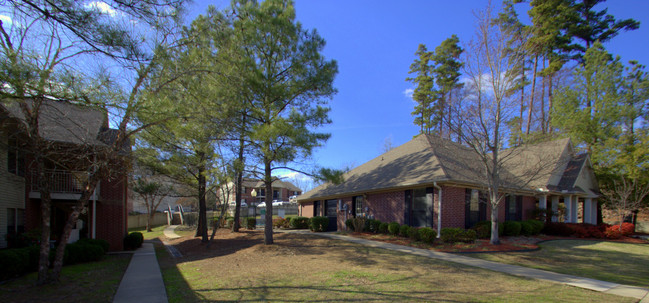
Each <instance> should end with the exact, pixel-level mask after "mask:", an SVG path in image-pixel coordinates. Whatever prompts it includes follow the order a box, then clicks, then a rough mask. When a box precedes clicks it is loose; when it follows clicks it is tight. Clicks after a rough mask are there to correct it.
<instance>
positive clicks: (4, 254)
mask: <svg viewBox="0 0 649 303" xmlns="http://www.w3.org/2000/svg"><path fill="white" fill-rule="evenodd" d="M108 248H109V244H108V242H107V241H105V240H101V239H81V240H79V241H77V242H75V243H71V244H68V245H66V246H65V253H64V254H63V264H64V265H71V264H77V263H84V262H92V261H99V260H101V258H102V257H103V256H104V255H105V254H106V252H107V251H108ZM39 250H40V247H39V246H36V245H32V246H29V247H23V248H11V249H3V250H0V268H1V269H2V270H0V281H4V280H7V279H11V278H14V277H17V276H20V275H23V274H25V273H28V272H32V271H36V270H37V269H38V259H39V256H40V251H39ZM55 254H56V251H55V250H50V256H49V258H50V264H51V263H52V262H53V261H54V256H55Z"/></svg>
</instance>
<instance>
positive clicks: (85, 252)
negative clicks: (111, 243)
mask: <svg viewBox="0 0 649 303" xmlns="http://www.w3.org/2000/svg"><path fill="white" fill-rule="evenodd" d="M140 245H142V244H141V243H140ZM103 255H104V249H103V248H102V247H101V246H99V245H94V244H84V243H72V244H68V245H66V246H65V253H64V254H63V264H66V265H70V264H77V263H84V262H91V261H99V260H101V258H102V256H103Z"/></svg>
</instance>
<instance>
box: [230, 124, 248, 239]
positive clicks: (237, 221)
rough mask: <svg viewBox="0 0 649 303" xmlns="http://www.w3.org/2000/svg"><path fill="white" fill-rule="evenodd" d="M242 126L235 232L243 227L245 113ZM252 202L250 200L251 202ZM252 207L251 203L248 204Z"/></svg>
mask: <svg viewBox="0 0 649 303" xmlns="http://www.w3.org/2000/svg"><path fill="white" fill-rule="evenodd" d="M241 122H242V126H241V134H239V155H238V161H239V163H237V167H236V168H235V169H236V174H237V185H236V186H235V190H236V192H235V194H234V196H235V201H236V202H235V203H236V205H235V208H234V222H233V224H232V231H233V232H238V231H239V228H241V222H239V220H240V217H241V189H242V188H243V165H244V163H245V159H244V158H243V151H244V147H245V146H244V144H245V142H244V137H243V133H244V131H243V128H244V126H245V124H246V115H243V117H242V118H241ZM249 203H250V202H249ZM248 207H250V205H249V206H248Z"/></svg>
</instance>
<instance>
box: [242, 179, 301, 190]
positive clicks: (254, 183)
mask: <svg viewBox="0 0 649 303" xmlns="http://www.w3.org/2000/svg"><path fill="white" fill-rule="evenodd" d="M243 186H245V187H250V188H261V187H264V182H263V181H259V180H252V179H244V180H243ZM273 187H275V188H286V189H288V190H289V191H299V192H301V191H302V190H301V189H300V188H299V187H297V186H295V185H294V184H293V183H291V182H289V181H283V180H275V181H273Z"/></svg>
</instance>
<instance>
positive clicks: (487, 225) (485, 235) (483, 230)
mask: <svg viewBox="0 0 649 303" xmlns="http://www.w3.org/2000/svg"><path fill="white" fill-rule="evenodd" d="M471 229H473V230H474V231H475V232H476V235H477V237H478V238H479V239H489V238H491V221H480V222H478V223H476V224H475V225H474V226H473V228H471ZM504 232H505V226H504V224H503V222H498V236H502V235H504Z"/></svg>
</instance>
